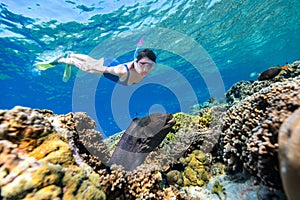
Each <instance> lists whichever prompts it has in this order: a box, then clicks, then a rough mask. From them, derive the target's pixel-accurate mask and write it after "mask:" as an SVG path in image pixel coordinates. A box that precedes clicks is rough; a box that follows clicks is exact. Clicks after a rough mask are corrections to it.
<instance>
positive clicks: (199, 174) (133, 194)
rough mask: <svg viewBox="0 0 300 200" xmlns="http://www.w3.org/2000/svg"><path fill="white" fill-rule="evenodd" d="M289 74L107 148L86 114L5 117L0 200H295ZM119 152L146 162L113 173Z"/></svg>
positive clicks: (298, 82) (299, 123) (296, 85)
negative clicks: (121, 150)
mask: <svg viewBox="0 0 300 200" xmlns="http://www.w3.org/2000/svg"><path fill="white" fill-rule="evenodd" d="M289 67H290V68H291V71H287V70H286V71H284V72H282V73H280V74H278V76H276V77H274V78H272V79H269V80H263V81H254V82H248V81H241V82H239V83H237V84H235V85H233V86H232V87H231V88H230V90H229V91H228V92H227V93H226V95H225V96H226V101H218V100H214V101H209V102H205V103H204V104H203V105H195V106H193V108H191V113H189V114H188V113H182V112H180V113H174V114H172V115H164V114H157V115H156V117H153V116H145V118H141V119H138V121H133V124H134V126H133V125H130V126H129V127H128V129H126V130H124V131H122V132H121V133H118V134H115V135H113V136H111V137H109V138H105V139H103V138H102V134H101V133H99V132H98V131H96V130H95V122H94V121H93V119H91V118H90V117H89V116H87V115H86V113H81V112H78V113H68V114H65V115H56V114H54V113H53V112H52V111H49V110H39V109H33V108H27V107H21V106H16V107H14V108H12V109H11V110H1V111H0V199H120V200H121V199H174V200H175V199H189V200H190V199H216V200H218V199H233V200H234V199H287V198H288V199H297V198H298V197H299V194H298V193H299V191H298V190H297V186H298V185H299V180H300V179H299V178H298V179H295V178H292V177H299V174H298V172H299V168H300V164H299V155H298V154H299V153H298V151H299V145H297V144H299V143H300V140H299V138H300V137H299V133H300V131H299V127H300V120H299V119H300V111H299V109H300V108H299V107H300V76H299V75H300V62H298V61H297V62H294V63H292V64H289ZM161 116H168V117H166V118H165V119H167V120H166V121H159V120H160V119H161V118H160V117H161ZM171 119H172V120H171ZM149 120H150V121H149ZM151 120H153V121H152V122H154V124H152V125H153V126H151V128H149V129H145V128H141V127H147V126H140V127H137V129H135V128H133V127H136V126H139V124H140V125H141V124H143V125H145V124H147V123H150V122H151ZM170 122H171V124H170ZM157 127H158V128H157ZM162 130H163V131H162ZM154 132H155V133H161V134H160V135H159V137H158V136H157V138H156V137H155V136H156V135H155V134H154V135H151V133H154ZM136 133H147V135H146V136H144V137H143V138H139V137H138V135H135V134H136ZM149 133H150V135H149ZM136 144H137V145H140V146H136ZM124 145H125V146H124ZM121 147H122V148H123V150H124V148H125V149H126V148H129V147H133V148H132V149H133V151H132V152H131V153H137V152H138V153H145V154H143V157H142V159H140V160H139V161H140V162H138V164H134V165H130V166H129V167H128V166H125V167H124V166H122V165H117V164H120V163H121V164H122V162H124V160H122V162H119V161H120V160H119V159H120V158H118V156H113V155H114V153H115V154H116V152H117V151H120V150H118V148H121ZM127 150H128V149H127ZM133 155H135V154H133ZM123 156H125V157H126V156H127V153H126V152H122V157H123ZM112 158H113V159H112ZM139 158H140V157H139ZM122 159H124V158H122ZM131 159H132V157H131ZM112 160H113V161H114V162H112ZM132 166H134V167H132ZM285 194H286V195H285Z"/></svg>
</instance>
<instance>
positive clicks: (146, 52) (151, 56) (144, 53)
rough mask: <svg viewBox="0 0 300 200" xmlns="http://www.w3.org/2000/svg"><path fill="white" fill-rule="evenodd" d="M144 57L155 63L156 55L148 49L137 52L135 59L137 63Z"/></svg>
mask: <svg viewBox="0 0 300 200" xmlns="http://www.w3.org/2000/svg"><path fill="white" fill-rule="evenodd" d="M144 57H148V58H149V59H150V60H152V61H153V62H156V55H155V54H154V52H153V51H152V50H150V49H143V50H141V51H140V52H139V54H138V56H137V57H136V59H137V61H139V60H141V59H142V58H144Z"/></svg>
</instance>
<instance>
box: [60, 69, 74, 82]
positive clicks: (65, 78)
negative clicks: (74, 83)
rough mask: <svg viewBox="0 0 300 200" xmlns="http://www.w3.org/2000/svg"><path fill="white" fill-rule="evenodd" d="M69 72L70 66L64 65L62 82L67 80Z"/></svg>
mask: <svg viewBox="0 0 300 200" xmlns="http://www.w3.org/2000/svg"><path fill="white" fill-rule="evenodd" d="M71 73H72V66H71V65H66V67H65V71H64V76H63V79H62V80H63V82H67V81H68V80H69V79H70V77H71Z"/></svg>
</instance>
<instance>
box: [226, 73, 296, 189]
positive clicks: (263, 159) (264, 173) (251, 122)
mask: <svg viewBox="0 0 300 200" xmlns="http://www.w3.org/2000/svg"><path fill="white" fill-rule="evenodd" d="M299 88H300V80H298V79H294V80H291V81H285V82H277V83H273V84H271V85H270V86H269V87H267V88H264V89H262V90H260V91H259V92H257V93H254V94H253V95H251V96H249V97H247V98H245V99H243V100H242V101H240V102H239V103H237V104H235V105H234V106H232V107H231V108H230V109H228V111H227V113H226V116H225V120H224V126H223V133H222V135H221V137H220V145H221V151H222V157H223V160H224V161H225V163H226V164H227V165H228V166H229V169H231V170H233V171H242V170H243V169H245V170H246V171H248V172H249V173H251V174H253V175H254V176H257V177H258V178H260V179H261V180H262V182H263V183H264V184H265V185H266V186H268V187H270V189H271V188H281V181H280V177H279V171H278V168H279V166H278V157H277V151H278V140H277V139H278V131H279V127H280V125H281V124H282V123H283V121H284V120H285V119H286V118H287V117H288V116H289V115H291V113H292V112H293V111H294V110H295V109H297V108H298V107H299V106H300V90H299Z"/></svg>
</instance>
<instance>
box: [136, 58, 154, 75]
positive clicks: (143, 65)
mask: <svg viewBox="0 0 300 200" xmlns="http://www.w3.org/2000/svg"><path fill="white" fill-rule="evenodd" d="M134 65H135V66H134V67H135V69H136V71H137V72H138V73H139V74H140V75H141V76H147V75H148V74H149V73H150V72H151V71H152V69H153V68H154V67H155V62H153V61H152V60H150V59H149V58H148V57H144V58H142V59H140V60H139V61H138V62H135V63H134Z"/></svg>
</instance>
